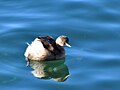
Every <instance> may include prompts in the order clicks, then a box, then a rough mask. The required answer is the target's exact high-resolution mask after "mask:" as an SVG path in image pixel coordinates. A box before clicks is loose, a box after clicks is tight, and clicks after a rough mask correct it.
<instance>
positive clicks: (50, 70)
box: [29, 59, 70, 82]
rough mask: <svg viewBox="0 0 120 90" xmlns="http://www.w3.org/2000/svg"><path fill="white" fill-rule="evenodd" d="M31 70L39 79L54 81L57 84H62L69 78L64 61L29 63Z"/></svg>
mask: <svg viewBox="0 0 120 90" xmlns="http://www.w3.org/2000/svg"><path fill="white" fill-rule="evenodd" d="M29 65H30V67H31V68H32V69H33V71H31V72H32V74H33V75H34V76H35V77H37V78H41V79H46V80H48V79H54V80H55V81H57V82H64V81H66V80H67V78H68V77H69V76H70V74H69V69H68V67H67V66H66V64H65V59H62V60H52V61H35V60H34V61H32V60H30V63H29Z"/></svg>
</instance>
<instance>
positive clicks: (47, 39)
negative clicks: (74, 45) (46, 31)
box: [24, 35, 71, 61]
mask: <svg viewBox="0 0 120 90" xmlns="http://www.w3.org/2000/svg"><path fill="white" fill-rule="evenodd" d="M27 45H28V47H27V48H26V51H25V53H24V56H25V58H26V60H36V61H47V60H58V59H63V58H65V49H64V46H68V47H71V46H70V44H69V38H68V37H67V36H64V35H61V36H59V37H58V38H57V39H54V38H53V37H52V36H38V37H37V38H35V39H34V41H33V42H32V43H31V44H29V43H27Z"/></svg>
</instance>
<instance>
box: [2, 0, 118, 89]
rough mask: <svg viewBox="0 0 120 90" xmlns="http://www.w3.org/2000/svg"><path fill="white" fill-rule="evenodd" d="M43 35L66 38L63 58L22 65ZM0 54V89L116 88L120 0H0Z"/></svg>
mask: <svg viewBox="0 0 120 90" xmlns="http://www.w3.org/2000/svg"><path fill="white" fill-rule="evenodd" d="M44 35H51V36H53V37H54V38H56V37H58V36H59V35H66V36H68V37H69V39H70V44H71V46H72V47H71V48H67V47H65V50H66V58H65V60H63V61H58V62H57V61H56V62H52V61H51V62H45V63H36V62H32V64H31V66H28V67H26V61H25V58H24V52H25V49H26V47H27V44H26V42H28V43H31V42H32V41H33V40H34V39H35V38H36V37H38V36H44ZM0 58H1V59H0V90H9V89H10V90H120V1H119V0H0ZM34 65H35V66H34ZM36 65H39V66H36ZM41 67H42V68H41ZM37 70H38V71H40V72H37ZM44 70H45V71H46V72H42V71H44ZM35 72H36V73H38V74H39V77H41V78H38V77H37V76H35V75H34V73H35ZM41 75H43V76H41ZM44 76H46V77H44ZM66 76H67V77H66ZM63 77H64V78H63Z"/></svg>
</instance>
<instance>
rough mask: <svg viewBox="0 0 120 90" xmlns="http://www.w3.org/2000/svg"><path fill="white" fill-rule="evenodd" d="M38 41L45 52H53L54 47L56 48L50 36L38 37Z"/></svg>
mask: <svg viewBox="0 0 120 90" xmlns="http://www.w3.org/2000/svg"><path fill="white" fill-rule="evenodd" d="M38 39H40V40H41V42H42V44H43V46H44V48H46V49H47V50H50V51H51V50H53V49H54V46H56V43H55V39H54V38H53V37H51V36H44V37H38Z"/></svg>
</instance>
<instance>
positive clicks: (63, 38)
mask: <svg viewBox="0 0 120 90" xmlns="http://www.w3.org/2000/svg"><path fill="white" fill-rule="evenodd" d="M56 43H57V44H58V45H60V46H68V47H71V46H70V44H69V38H68V37H67V36H63V35H62V36H59V37H58V38H57V39H56Z"/></svg>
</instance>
